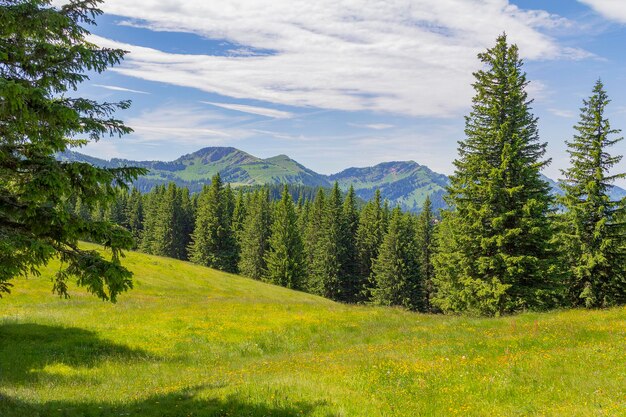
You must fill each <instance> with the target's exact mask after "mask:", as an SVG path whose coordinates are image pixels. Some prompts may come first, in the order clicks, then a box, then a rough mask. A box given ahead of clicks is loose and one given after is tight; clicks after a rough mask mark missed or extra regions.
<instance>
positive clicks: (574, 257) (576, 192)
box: [559, 80, 626, 307]
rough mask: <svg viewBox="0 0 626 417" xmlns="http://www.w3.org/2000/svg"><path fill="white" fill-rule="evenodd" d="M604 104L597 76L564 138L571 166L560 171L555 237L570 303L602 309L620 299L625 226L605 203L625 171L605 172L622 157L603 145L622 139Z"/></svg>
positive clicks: (625, 276)
mask: <svg viewBox="0 0 626 417" xmlns="http://www.w3.org/2000/svg"><path fill="white" fill-rule="evenodd" d="M609 103H610V100H609V98H608V96H607V93H606V91H605V90H604V86H603V84H602V82H601V81H600V80H598V81H597V82H596V84H595V86H594V88H593V94H592V96H591V97H590V98H589V99H588V100H584V101H583V107H582V108H581V111H580V120H579V122H578V124H577V125H576V126H575V127H574V128H575V129H576V132H577V133H576V134H575V135H574V138H573V140H572V141H568V142H566V143H567V146H568V153H569V155H570V159H571V166H570V167H569V168H568V169H566V170H564V171H562V173H563V175H564V180H563V181H562V187H563V189H564V191H565V195H564V196H563V197H562V198H561V199H560V202H561V204H562V205H563V206H564V207H565V208H566V209H567V211H566V213H565V214H564V215H563V216H562V217H563V221H564V224H563V228H562V234H561V236H560V239H559V240H560V242H561V243H562V249H563V250H562V252H563V253H564V254H565V256H566V258H567V261H568V262H567V263H568V266H569V270H570V271H569V280H568V282H567V284H568V285H567V287H568V293H569V294H568V295H569V299H570V302H571V303H572V304H573V305H581V304H582V305H585V306H587V307H606V306H610V305H615V304H621V303H625V302H626V225H625V224H624V223H623V221H620V219H619V218H618V216H619V212H620V211H621V210H624V207H623V205H622V204H620V202H619V201H611V198H610V196H609V192H610V189H611V186H612V183H613V182H614V181H615V180H616V179H619V178H625V177H626V174H624V173H619V174H611V168H613V167H614V166H615V165H616V164H617V163H619V161H620V160H621V159H622V156H621V155H619V156H612V155H611V154H610V153H609V152H608V148H609V147H611V146H613V145H615V144H616V143H618V142H619V141H621V140H622V139H623V138H621V137H619V138H616V137H615V135H617V134H619V132H620V131H619V130H616V129H612V128H611V125H610V123H609V120H608V119H607V118H606V117H605V110H606V106H607V105H608V104H609Z"/></svg>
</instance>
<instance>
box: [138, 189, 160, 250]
mask: <svg viewBox="0 0 626 417" xmlns="http://www.w3.org/2000/svg"><path fill="white" fill-rule="evenodd" d="M164 195H165V186H163V185H158V186H156V187H154V188H153V189H152V191H150V192H149V193H148V194H146V195H145V196H144V223H143V235H142V238H141V244H140V245H139V250H141V251H142V252H145V253H150V254H156V253H157V246H158V243H157V242H156V240H157V229H158V221H159V218H158V213H159V205H160V202H161V201H163V196H164Z"/></svg>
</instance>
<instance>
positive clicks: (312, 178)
mask: <svg viewBox="0 0 626 417" xmlns="http://www.w3.org/2000/svg"><path fill="white" fill-rule="evenodd" d="M58 158H59V159H60V160H66V161H77V162H86V163H89V164H92V165H95V166H98V167H107V168H115V167H122V166H136V167H142V168H147V169H149V170H150V171H149V173H148V174H147V175H145V176H142V177H140V178H139V179H137V180H136V181H135V183H134V186H135V187H137V188H138V189H139V190H140V191H142V192H148V191H150V190H151V189H152V188H153V187H154V186H156V185H159V184H166V183H169V182H174V183H176V185H178V186H181V187H187V188H189V190H190V191H191V192H197V191H199V190H200V189H201V188H202V186H203V185H204V184H207V183H208V182H209V181H210V179H211V177H212V176H213V175H215V174H217V173H218V172H219V174H220V175H221V177H222V180H223V181H224V182H228V183H230V184H231V185H232V186H233V187H239V186H256V185H264V184H274V185H275V184H291V185H301V186H305V187H313V188H317V187H324V188H330V187H331V186H332V184H333V183H334V182H335V181H336V182H337V183H338V184H339V187H340V188H341V189H342V190H344V191H345V190H347V189H348V188H349V187H350V185H353V186H354V189H355V192H356V194H357V196H358V197H359V198H361V199H363V200H369V199H371V198H372V196H373V195H374V192H375V191H376V190H377V189H379V190H380V192H381V196H382V198H384V199H387V200H389V203H390V204H391V206H392V207H393V206H396V205H399V206H400V207H401V208H402V209H403V210H408V211H412V212H418V211H419V210H420V208H421V207H422V204H423V202H424V200H425V199H426V197H427V196H430V199H431V201H432V204H433V208H435V209H437V208H442V207H444V206H445V202H444V200H443V196H444V195H445V193H446V190H445V187H446V186H447V184H448V177H447V176H446V175H444V174H439V173H436V172H434V171H432V170H431V169H429V168H428V167H427V166H425V165H420V164H418V163H417V162H415V161H392V162H383V163H380V164H378V165H375V166H371V167H363V168H348V169H345V170H343V171H341V172H339V173H336V174H332V175H323V174H318V173H317V172H315V171H313V170H311V169H309V168H306V167H305V166H303V165H302V164H300V163H298V162H297V161H294V160H293V159H291V158H289V157H288V156H287V155H277V156H274V157H271V158H267V159H262V158H258V157H256V156H253V155H250V154H248V153H246V152H244V151H242V150H239V149H236V148H232V147H208V148H203V149H200V150H198V151H196V152H194V153H191V154H188V155H183V156H181V157H180V158H178V159H176V160H174V161H170V162H164V161H133V160H128V159H117V158H114V159H111V160H104V159H99V158H95V157H91V156H88V155H84V154H81V153H78V152H65V153H63V154H59V155H58ZM544 179H545V180H546V181H548V182H549V183H550V185H551V187H552V189H553V190H554V192H555V193H556V194H560V193H561V190H560V188H559V185H558V183H557V182H556V181H554V180H551V179H550V178H547V177H545V178H544ZM611 194H612V195H611V197H612V198H613V199H615V200H617V199H620V198H623V197H624V196H626V190H624V189H622V188H620V187H617V186H616V187H613V190H612V193H611Z"/></svg>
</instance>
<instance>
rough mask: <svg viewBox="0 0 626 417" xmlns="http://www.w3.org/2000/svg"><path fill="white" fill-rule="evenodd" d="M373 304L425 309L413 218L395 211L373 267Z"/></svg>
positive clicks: (398, 209) (396, 209)
mask: <svg viewBox="0 0 626 417" xmlns="http://www.w3.org/2000/svg"><path fill="white" fill-rule="evenodd" d="M372 281H373V286H372V302H374V303H375V304H381V305H389V306H392V305H397V306H402V307H404V308H407V309H410V310H418V309H422V308H423V295H422V283H421V277H420V265H419V262H418V253H417V249H416V244H415V229H414V228H413V227H412V220H411V217H410V216H409V215H407V214H403V213H402V211H401V210H400V208H398V207H397V208H395V209H394V210H393V211H392V213H391V215H390V218H389V228H388V231H387V233H386V234H385V236H384V238H383V243H382V245H381V247H380V252H379V254H378V256H377V258H376V259H375V260H374V262H373V265H372Z"/></svg>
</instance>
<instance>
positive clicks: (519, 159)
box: [433, 35, 554, 315]
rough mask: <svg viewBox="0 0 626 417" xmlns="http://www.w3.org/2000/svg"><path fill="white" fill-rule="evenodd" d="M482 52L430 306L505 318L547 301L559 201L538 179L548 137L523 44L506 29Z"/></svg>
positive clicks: (544, 163)
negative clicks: (542, 136) (532, 94)
mask: <svg viewBox="0 0 626 417" xmlns="http://www.w3.org/2000/svg"><path fill="white" fill-rule="evenodd" d="M478 56H479V58H480V60H481V62H482V63H483V64H484V68H485V69H483V70H480V71H477V72H476V73H474V77H475V79H476V81H475V83H474V84H473V87H474V89H475V91H476V95H475V96H474V98H473V105H472V110H471V112H470V114H469V116H467V117H466V121H465V135H466V139H465V140H463V141H460V142H459V157H458V159H457V160H455V161H454V165H455V172H454V175H452V176H451V177H450V186H449V187H448V196H447V202H448V204H449V206H450V207H451V208H452V210H453V212H452V213H450V214H449V215H446V216H444V218H443V221H452V222H453V223H454V225H455V230H454V233H453V234H450V235H446V238H449V239H452V241H451V242H447V243H446V244H445V245H444V246H443V248H445V249H446V251H445V252H444V251H440V254H439V255H438V256H437V258H436V260H435V268H436V284H437V285H438V287H439V288H438V291H437V294H436V296H435V298H434V299H433V303H434V304H435V305H437V306H438V307H439V308H441V309H442V310H444V311H468V312H471V313H477V314H485V315H499V314H503V313H510V312H514V311H519V310H522V309H525V308H540V307H543V306H544V305H545V303H547V302H549V300H548V298H549V297H547V293H548V292H549V291H550V288H551V287H553V283H552V282H551V278H550V277H551V270H550V267H551V261H552V259H553V256H554V254H553V253H552V250H551V246H550V241H551V238H552V235H553V232H552V227H551V224H550V222H549V214H550V212H551V206H552V204H551V203H552V198H551V196H550V189H549V186H548V184H547V183H546V182H545V181H543V180H542V179H541V176H540V171H541V169H542V168H543V167H545V166H546V165H547V164H548V162H549V161H548V160H543V159H542V158H543V156H544V154H545V150H546V144H545V143H541V142H540V141H539V136H538V132H537V119H536V118H535V117H534V116H533V115H532V114H531V107H530V105H531V103H532V100H529V99H528V94H527V93H526V87H527V85H528V81H527V80H526V75H525V73H524V72H523V71H522V61H521V60H520V59H519V57H518V49H517V46H515V45H508V44H507V40H506V36H505V35H501V36H499V37H498V39H497V42H496V45H495V46H494V47H493V48H491V49H488V50H487V51H486V52H484V53H481V54H479V55H478ZM453 218H455V219H454V220H453ZM446 230H450V229H449V228H446ZM452 262H456V263H454V264H452ZM453 300H454V301H453Z"/></svg>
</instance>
